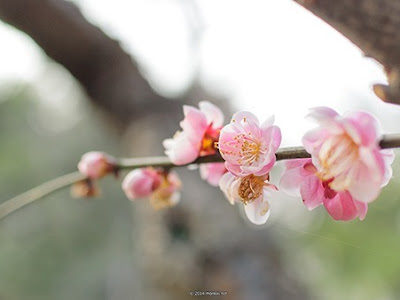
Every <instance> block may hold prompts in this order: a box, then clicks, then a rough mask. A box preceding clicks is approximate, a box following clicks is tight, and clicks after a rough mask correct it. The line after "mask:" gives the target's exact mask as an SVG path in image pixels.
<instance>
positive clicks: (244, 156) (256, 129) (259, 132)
mask: <svg viewBox="0 0 400 300" xmlns="http://www.w3.org/2000/svg"><path fill="white" fill-rule="evenodd" d="M273 123H274V117H270V118H268V119H267V120H266V121H265V122H264V123H263V124H262V125H261V126H260V125H259V121H258V119H257V117H256V116H255V115H253V114H252V113H250V112H246V111H241V112H238V113H236V114H234V115H233V117H232V120H231V122H230V124H228V125H226V126H225V127H224V128H222V130H221V133H220V137H219V142H218V148H219V151H220V153H221V155H222V157H223V158H224V159H225V166H226V168H227V169H228V171H230V172H231V173H232V174H234V175H236V176H239V177H243V176H247V175H250V174H254V175H255V176H263V175H265V174H267V173H268V172H269V171H270V170H271V168H272V167H273V165H274V163H275V160H276V158H275V152H276V150H278V148H279V145H280V143H281V131H280V129H279V127H277V126H273Z"/></svg>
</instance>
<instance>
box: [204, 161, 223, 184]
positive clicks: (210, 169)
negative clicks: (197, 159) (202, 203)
mask: <svg viewBox="0 0 400 300" xmlns="http://www.w3.org/2000/svg"><path fill="white" fill-rule="evenodd" d="M227 171H228V170H227V169H226V168H225V164H224V163H208V164H201V165H200V176H201V178H202V179H203V180H206V181H207V182H208V183H209V184H210V185H212V186H218V185H219V181H220V179H221V177H222V175H224V174H225V173H226V172H227Z"/></svg>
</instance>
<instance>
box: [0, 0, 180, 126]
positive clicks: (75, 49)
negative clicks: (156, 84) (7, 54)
mask: <svg viewBox="0 0 400 300" xmlns="http://www.w3.org/2000/svg"><path fill="white" fill-rule="evenodd" d="M0 18H1V19H2V20H3V21H5V22H6V23H8V24H10V25H12V26H14V27H16V28H17V29H19V30H21V31H23V32H25V33H26V34H27V35H29V36H30V37H31V38H32V39H33V40H34V41H35V42H36V43H37V44H38V45H39V46H40V47H41V48H42V49H43V50H44V51H45V52H46V54H47V55H48V56H49V57H51V58H52V59H53V60H55V61H56V62H58V63H59V64H61V65H62V66H64V67H65V68H66V69H67V70H68V71H69V72H70V73H71V74H72V75H73V76H74V77H75V78H76V79H77V80H78V81H79V82H80V83H81V85H82V86H83V87H84V89H85V90H86V92H87V94H88V96H89V97H90V98H91V99H92V100H93V101H94V102H95V103H96V104H97V105H98V106H100V107H101V108H103V109H104V110H105V111H107V112H110V113H111V114H112V115H114V116H117V117H118V120H119V122H120V123H121V124H124V123H125V124H126V123H127V122H129V120H132V119H135V117H137V116H138V115H140V114H142V113H144V112H146V111H148V110H149V106H150V105H151V108H152V110H159V111H160V112H161V111H162V112H166V111H168V110H170V111H176V110H177V108H178V103H176V102H173V101H168V102H166V101H165V100H166V99H165V98H164V97H162V96H160V95H158V94H157V93H155V92H154V91H153V90H152V88H151V87H150V85H149V83H148V82H147V81H146V79H145V78H144V77H143V76H142V75H141V74H140V71H139V69H138V66H137V65H136V63H135V62H134V61H133V60H132V58H131V57H130V56H129V55H128V54H127V53H126V52H125V51H124V50H123V49H122V48H121V46H120V45H119V43H118V42H117V41H115V40H113V39H111V38H110V37H108V36H107V35H106V34H105V33H104V32H103V31H101V30H100V29H99V28H98V27H96V26H94V25H92V24H90V23H89V22H87V21H86V19H85V18H84V17H83V15H82V14H81V12H80V11H79V9H78V8H77V7H76V6H75V5H74V4H72V3H71V2H67V1H59V0H36V1H32V0H0Z"/></svg>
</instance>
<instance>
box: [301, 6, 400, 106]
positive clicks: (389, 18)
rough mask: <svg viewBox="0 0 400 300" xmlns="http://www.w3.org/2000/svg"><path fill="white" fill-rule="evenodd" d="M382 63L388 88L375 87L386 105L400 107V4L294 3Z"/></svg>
mask: <svg viewBox="0 0 400 300" xmlns="http://www.w3.org/2000/svg"><path fill="white" fill-rule="evenodd" d="M294 1H295V2H297V3H299V4H300V5H302V6H303V7H305V8H306V9H308V10H309V11H311V12H312V13H313V14H315V15H316V16H318V17H320V18H321V19H322V20H324V21H325V22H327V23H328V24H329V25H331V26H332V27H333V28H335V29H336V30H337V31H339V32H340V33H342V34H343V35H344V36H345V37H347V38H348V39H349V40H350V41H351V42H353V43H354V44H355V45H356V46H357V47H359V48H360V49H361V50H362V51H363V52H364V54H365V55H366V56H368V57H372V58H374V59H375V60H377V61H378V62H379V63H381V64H382V65H383V66H384V67H385V70H386V71H387V74H388V81H389V85H388V86H386V85H375V86H374V91H375V93H376V94H377V96H378V97H380V98H382V100H384V101H388V102H393V103H397V104H400V1H393V0H335V1H332V0H294Z"/></svg>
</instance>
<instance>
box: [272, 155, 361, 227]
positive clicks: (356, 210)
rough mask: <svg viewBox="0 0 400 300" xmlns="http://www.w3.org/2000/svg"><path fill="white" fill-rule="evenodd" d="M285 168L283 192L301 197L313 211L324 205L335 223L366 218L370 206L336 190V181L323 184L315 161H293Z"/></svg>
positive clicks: (282, 183) (287, 163)
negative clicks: (331, 185)
mask: <svg viewBox="0 0 400 300" xmlns="http://www.w3.org/2000/svg"><path fill="white" fill-rule="evenodd" d="M285 165H286V170H285V172H284V174H283V176H282V178H281V181H280V184H279V187H280V189H281V190H283V191H284V192H286V193H288V194H289V195H291V196H294V197H298V196H301V198H302V199H303V203H304V205H305V206H306V207H307V208H308V209H309V210H312V209H314V208H316V207H317V206H319V205H322V204H323V205H324V206H325V209H326V210H327V211H328V213H329V215H330V216H331V217H332V218H333V219H334V220H342V221H349V220H353V219H355V218H357V217H358V218H359V219H360V220H363V219H364V218H365V216H366V214H367V210H368V204H367V203H365V202H361V201H358V200H356V199H355V198H354V197H353V196H352V195H351V194H350V193H349V191H347V190H342V191H335V190H333V189H332V188H331V187H330V186H329V184H330V183H331V182H332V181H323V180H321V179H320V178H319V177H318V176H317V173H318V171H317V168H316V167H315V166H314V165H313V164H312V162H311V159H295V160H290V161H287V162H285Z"/></svg>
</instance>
